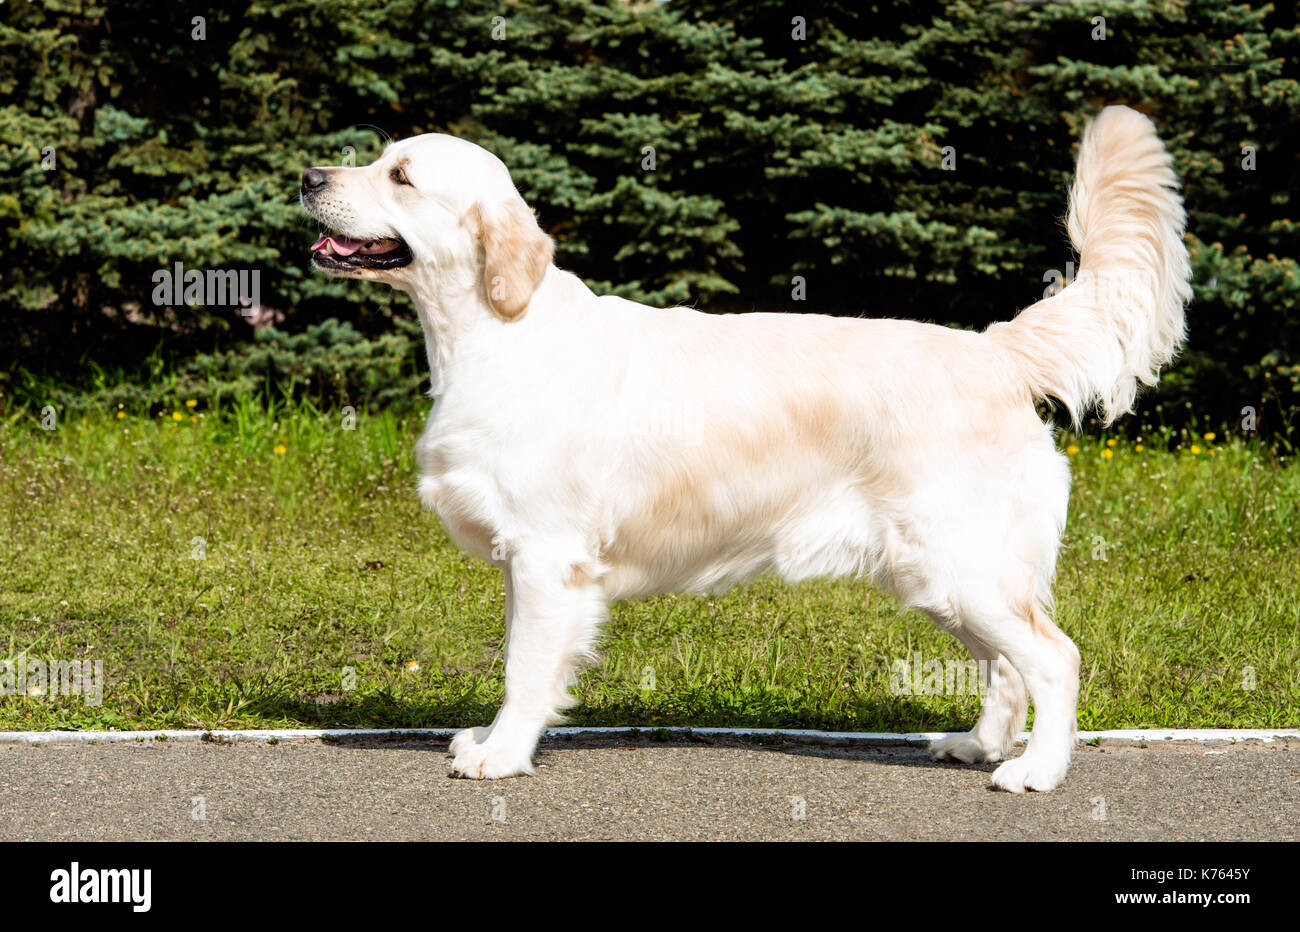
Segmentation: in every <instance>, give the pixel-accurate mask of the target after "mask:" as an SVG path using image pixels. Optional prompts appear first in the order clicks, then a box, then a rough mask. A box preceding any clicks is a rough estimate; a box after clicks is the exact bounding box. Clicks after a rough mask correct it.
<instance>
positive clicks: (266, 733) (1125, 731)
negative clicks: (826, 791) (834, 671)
mask: <svg viewBox="0 0 1300 932" xmlns="http://www.w3.org/2000/svg"><path fill="white" fill-rule="evenodd" d="M458 731H460V729H459V728H269V729H252V730H248V731H238V730H227V729H215V730H213V731H202V730H197V729H195V730H186V729H180V730H176V729H168V728H162V729H152V730H147V731H146V730H141V731H0V744H108V743H113V742H122V741H157V740H164V741H202V740H205V739H206V740H214V739H215V740H218V741H268V740H270V739H276V740H278V741H311V740H320V739H328V738H383V737H421V738H450V737H451V736H452V735H454V734H456V733H457V732H458ZM647 734H668V735H677V736H683V735H734V736H738V737H743V736H746V735H754V736H775V737H782V738H791V739H793V740H797V741H808V742H812V743H828V744H859V745H866V746H877V747H890V746H894V747H897V746H909V747H924V746H925V745H928V744H929V743H930V742H931V741H933V740H934V739H936V738H942V737H944V735H945V734H947V733H946V732H941V731H928V732H910V733H905V734H896V733H889V732H870V731H816V730H812V729H803V728H692V727H688V726H668V727H662V728H660V727H656V726H654V725H643V726H639V727H623V726H619V727H591V728H588V727H582V726H575V727H567V728H548V729H547V730H546V732H545V735H546V736H547V737H556V736H559V735H647ZM1028 738H1029V733H1028V732H1022V733H1021V734H1020V736H1019V737H1018V738H1017V739H1016V743H1018V744H1021V743H1024V742H1025V741H1026V740H1028ZM1279 738H1282V739H1285V738H1296V739H1300V729H1298V728H1187V729H1179V728H1172V729H1162V728H1121V729H1115V730H1111V731H1081V732H1079V733H1078V740H1079V741H1085V742H1089V741H1096V740H1101V741H1109V742H1120V743H1126V744H1141V743H1147V744H1153V743H1158V742H1166V741H1176V742H1192V743H1206V742H1220V741H1225V742H1237V741H1276V740H1278V739H1279Z"/></svg>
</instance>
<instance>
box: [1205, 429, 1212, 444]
mask: <svg viewBox="0 0 1300 932" xmlns="http://www.w3.org/2000/svg"><path fill="white" fill-rule="evenodd" d="M1205 439H1206V440H1209V441H1211V442H1213V441H1214V431H1210V432H1209V433H1208V434H1206V435H1205Z"/></svg>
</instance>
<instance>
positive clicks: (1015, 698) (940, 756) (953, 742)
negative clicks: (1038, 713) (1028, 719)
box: [930, 628, 1029, 764]
mask: <svg viewBox="0 0 1300 932" xmlns="http://www.w3.org/2000/svg"><path fill="white" fill-rule="evenodd" d="M953 633H954V634H955V635H956V637H957V638H958V639H959V640H960V641H961V642H962V643H963V644H965V645H966V649H967V650H969V651H970V653H971V656H972V657H974V658H975V659H976V660H977V661H979V662H980V665H981V667H985V666H986V667H987V670H988V674H987V676H988V679H987V682H986V683H985V688H986V690H985V693H984V706H983V708H982V709H981V710H980V717H979V721H978V722H976V723H975V727H974V728H972V729H971V730H970V731H967V732H961V733H959V734H953V735H947V736H946V737H943V738H939V739H938V740H936V741H933V742H931V744H930V754H931V755H933V757H934V758H935V760H959V761H963V762H964V763H967V764H983V763H989V762H992V761H999V760H1002V757H1003V755H1004V754H1006V752H1007V748H1009V747H1011V743H1012V742H1013V741H1015V739H1016V735H1017V734H1019V733H1020V729H1022V728H1024V727H1025V715H1026V714H1027V713H1028V711H1029V699H1028V696H1027V695H1026V694H1025V684H1024V681H1023V680H1022V679H1021V678H1020V674H1019V673H1017V672H1016V669H1015V667H1013V666H1012V665H1011V661H1009V660H1007V658H1006V657H1004V656H1003V655H1001V654H999V653H998V652H997V651H995V650H991V649H990V648H989V647H988V645H986V644H984V643H982V642H981V641H979V640H977V639H976V638H974V637H973V636H971V634H970V633H969V632H967V631H965V630H964V629H960V628H959V629H958V630H956V631H954V632H953Z"/></svg>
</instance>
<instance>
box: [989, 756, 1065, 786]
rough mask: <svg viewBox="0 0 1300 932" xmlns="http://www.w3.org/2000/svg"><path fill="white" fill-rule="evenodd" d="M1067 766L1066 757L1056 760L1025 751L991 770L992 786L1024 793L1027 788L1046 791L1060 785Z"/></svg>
mask: <svg viewBox="0 0 1300 932" xmlns="http://www.w3.org/2000/svg"><path fill="white" fill-rule="evenodd" d="M1068 767H1069V759H1068V758H1067V759H1066V760H1064V761H1058V760H1055V759H1053V758H1049V757H1047V756H1046V755H1035V754H1034V753H1033V752H1031V751H1026V752H1025V753H1024V754H1022V755H1020V756H1019V757H1017V758H1015V759H1014V760H1009V761H1007V762H1006V763H1005V764H1003V765H1002V766H1001V767H999V768H998V769H997V770H995V771H993V786H994V787H995V788H996V789H999V790H1006V791H1007V792H1008V793H1024V792H1027V791H1029V790H1033V791H1035V792H1039V793H1046V792H1048V791H1049V790H1054V789H1056V788H1057V787H1058V786H1060V785H1061V781H1062V780H1064V779H1065V771H1066V769H1067V768H1068Z"/></svg>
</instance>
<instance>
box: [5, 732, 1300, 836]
mask: <svg viewBox="0 0 1300 932" xmlns="http://www.w3.org/2000/svg"><path fill="white" fill-rule="evenodd" d="M446 752H447V744H446V742H445V741H440V740H409V739H398V740H382V739H376V738H370V737H366V738H358V739H345V740H340V741H328V742H324V741H314V740H312V741H283V742H280V743H276V744H271V743H262V742H249V741H241V742H234V743H226V744H222V743H212V742H177V741H153V740H148V741H140V742H125V743H116V744H102V745H85V744H81V745H60V744H47V745H42V746H24V745H0V825H3V826H4V827H5V830H4V833H5V838H6V839H7V840H44V841H91V840H95V841H136V840H164V839H176V840H204V839H210V840H365V839H383V840H433V841H436V840H493V839H495V840H566V841H567V840H770V841H791V840H818V839H837V840H862V841H873V840H895V841H907V840H934V841H950V840H1004V841H1009V840H1021V839H1037V840H1107V839H1114V840H1151V841H1175V840H1215V841H1226V840H1265V841H1280V840H1286V841H1296V840H1300V742H1297V741H1294V740H1279V741H1275V742H1272V743H1264V742H1256V741H1248V742H1241V743H1236V744H1226V743H1224V744H1216V745H1204V744H1167V745H1160V746H1154V745H1153V746H1151V747H1146V748H1143V747H1136V746H1132V745H1115V746H1106V745H1105V744H1103V745H1102V746H1100V747H1089V746H1081V747H1080V748H1079V749H1078V750H1077V752H1076V755H1075V760H1074V763H1073V765H1072V767H1071V770H1070V775H1069V777H1068V778H1067V780H1066V782H1065V784H1064V785H1063V786H1062V787H1060V788H1059V789H1057V790H1056V791H1054V792H1051V793H1045V794H1028V795H1024V796H1013V795H1010V794H1006V793H999V792H994V791H993V790H991V789H990V788H989V774H990V773H992V771H993V769H994V765H991V764H990V765H985V766H979V767H969V766H965V765H958V764H948V763H944V764H940V763H935V762H932V761H931V760H930V759H929V757H928V755H927V754H926V753H925V752H924V751H923V750H919V749H913V748H898V747H893V748H890V747H855V746H818V745H815V744H807V743H802V742H793V741H786V740H767V741H761V742H760V741H755V740H752V739H731V738H719V739H712V738H711V739H704V738H700V737H698V736H697V737H695V738H688V739H686V740H674V741H666V742H665V741H654V740H651V739H650V738H648V737H646V736H629V737H581V738H567V737H566V738H548V739H545V740H544V741H543V743H542V746H541V748H540V750H539V753H538V757H537V765H538V766H537V773H536V775H535V776H532V777H517V778H514V779H510V780H501V781H491V782H481V781H470V780H454V779H450V778H449V777H448V775H447V774H448V764H449V758H448V757H447V753H446ZM1018 753H1020V749H1019V748H1017V749H1016V750H1014V751H1013V754H1018Z"/></svg>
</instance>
